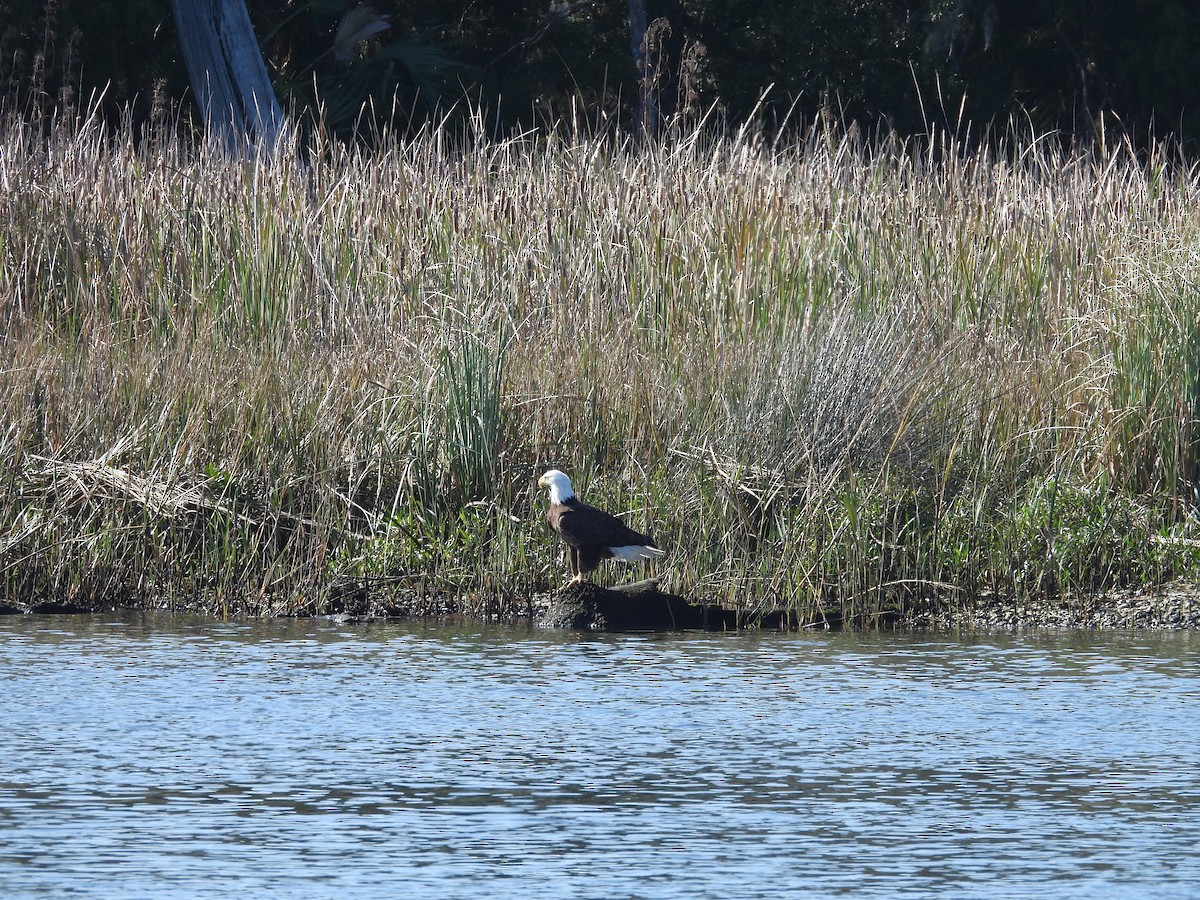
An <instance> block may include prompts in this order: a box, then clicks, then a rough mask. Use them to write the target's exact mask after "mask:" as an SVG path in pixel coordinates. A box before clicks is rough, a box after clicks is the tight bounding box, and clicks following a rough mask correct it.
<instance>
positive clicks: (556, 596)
mask: <svg viewBox="0 0 1200 900" xmlns="http://www.w3.org/2000/svg"><path fill="white" fill-rule="evenodd" d="M162 608H163V607H161V606H158V605H155V604H147V603H137V602H131V603H120V602H117V603H114V602H111V600H110V601H109V602H100V603H96V604H90V603H85V602H35V603H31V604H28V605H23V604H19V603H12V602H11V601H9V602H0V615H22V614H29V613H39V614H68V615H69V614H80V613H95V612H102V611H109V610H117V609H135V610H137V609H140V610H147V609H162ZM170 609H173V610H174V611H177V612H189V613H203V614H214V615H216V614H215V613H214V612H213V610H212V609H211V608H209V607H208V606H207V604H203V603H198V604H195V605H192V604H186V605H178V604H176V605H174V606H172V607H170ZM307 615H310V614H309V613H304V612H301V613H296V612H281V613H279V614H278V616H279V617H282V618H295V617H306V616H307ZM322 616H323V617H326V618H333V619H336V620H338V621H344V622H371V621H386V620H389V619H417V618H419V619H438V618H447V617H454V618H458V619H475V620H479V621H493V622H494V621H506V620H507V621H514V622H522V621H523V622H530V621H532V622H534V623H536V624H538V625H540V626H544V627H552V628H577V629H587V630H611V631H624V630H696V629H702V630H710V631H712V630H716V631H730V630H739V629H743V628H752V629H761V630H772V631H811V630H822V629H850V630H873V629H879V628H883V629H930V630H934V631H948V630H949V631H958V630H987V631H993V630H1005V631H1018V630H1026V629H1043V628H1044V629H1064V628H1079V629H1130V628H1133V629H1158V630H1186V629H1200V583H1198V582H1194V581H1186V582H1173V583H1170V584H1166V585H1159V586H1153V587H1146V588H1137V589H1126V590H1116V591H1107V592H1104V593H1099V594H1093V595H1086V596H1064V597H1058V598H1019V599H1014V598H1010V597H993V596H979V597H976V598H973V599H970V600H965V601H964V600H962V599H958V600H956V601H954V602H949V601H946V600H945V599H943V598H928V599H923V600H916V601H910V602H908V603H907V604H906V606H905V608H904V609H902V610H899V611H896V610H885V611H881V612H880V613H878V614H875V615H871V616H863V617H859V618H856V619H853V620H849V619H844V618H842V617H841V616H840V615H839V614H838V613H837V611H835V610H827V611H826V612H825V614H824V615H823V616H820V617H812V616H810V617H808V618H806V619H805V618H799V617H797V616H796V615H795V614H794V613H792V612H789V611H784V610H776V611H768V612H766V613H760V614H755V615H750V614H747V613H745V612H737V611H734V610H729V609H725V608H723V607H721V606H720V605H718V604H714V603H703V602H701V601H697V600H696V599H695V598H688V597H683V596H679V595H676V594H672V593H669V592H666V591H660V590H659V588H658V585H657V584H656V583H653V582H639V583H636V584H630V585H623V586H618V587H617V588H616V589H614V590H606V589H604V588H598V587H596V586H594V585H590V584H589V585H583V586H582V587H576V588H571V589H565V590H561V591H557V592H555V591H545V592H535V593H532V594H530V595H529V596H528V597H525V598H500V597H481V596H480V595H464V594H459V595H454V594H451V593H448V592H447V593H424V592H422V593H418V592H415V591H400V592H389V593H386V594H376V593H375V592H372V591H368V590H354V591H347V592H346V593H345V594H344V595H342V596H341V597H340V599H339V602H338V603H336V604H335V606H334V608H333V609H332V610H330V611H329V612H326V613H323V614H322ZM218 617H221V618H231V619H239V618H250V619H258V618H264V616H262V615H254V614H251V613H240V612H238V611H237V610H231V611H230V612H229V613H228V614H227V615H218ZM266 617H267V618H271V617H273V616H266Z"/></svg>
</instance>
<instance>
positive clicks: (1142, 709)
mask: <svg viewBox="0 0 1200 900" xmlns="http://www.w3.org/2000/svg"><path fill="white" fill-rule="evenodd" d="M1198 650H1200V637H1198V636H1196V635H1192V634H1186V633H1185V634H1172V635H1156V634H1136V633H1119V634H1098V635H1089V634H1078V633H1055V634H1047V635H1037V636H1025V637H1013V636H1004V635H991V636H983V637H972V638H965V639H964V638H950V637H943V636H932V635H916V636H914V635H901V636H897V635H865V636H864V635H825V634H820V635H774V634H764V635H753V634H743V635H699V634H688V635H670V636H656V635H579V634H565V633H555V632H544V631H539V630H532V631H531V630H506V629H490V628H484V627H478V626H471V627H461V626H460V627H446V626H439V627H423V626H421V625H371V626H345V625H336V624H332V623H329V622H298V623H297V622H283V623H275V622H269V623H252V624H228V623H213V622H201V621H194V620H188V619H180V618H167V617H122V616H116V615H114V616H110V617H88V618H77V617H36V616H33V617H12V616H10V617H5V618H0V896H2V897H6V898H7V897H69V896H85V897H155V898H163V897H188V898H191V897H216V896H231V895H234V894H236V893H241V894H244V895H245V896H246V897H254V896H271V897H305V898H309V897H338V898H357V897H431V898H433V897H462V898H471V900H479V898H485V897H487V898H490V897H508V896H513V897H545V898H550V897H554V898H559V897H572V898H593V897H594V898H616V897H646V898H702V897H711V898H743V897H745V898H748V897H764V898H765V897H829V896H839V895H844V896H854V897H879V898H892V897H954V898H960V897H988V898H1002V897H1014V898H1015V897H1087V898H1101V897H1130V898H1146V897H1155V898H1161V897H1197V896H1200V849H1198V848H1200V774H1198V773H1200V749H1198V748H1200V655H1198Z"/></svg>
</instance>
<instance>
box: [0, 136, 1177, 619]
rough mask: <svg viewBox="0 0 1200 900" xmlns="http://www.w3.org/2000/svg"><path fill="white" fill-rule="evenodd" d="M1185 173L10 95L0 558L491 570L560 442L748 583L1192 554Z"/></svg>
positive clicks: (987, 577)
mask: <svg viewBox="0 0 1200 900" xmlns="http://www.w3.org/2000/svg"><path fill="white" fill-rule="evenodd" d="M1198 195H1200V179H1198V178H1197V175H1196V172H1195V170H1194V169H1191V168H1188V167H1186V166H1185V165H1183V164H1181V163H1180V162H1178V161H1176V160H1172V159H1169V158H1167V157H1166V156H1165V155H1164V156H1151V157H1150V158H1149V159H1140V158H1136V157H1134V156H1133V155H1132V154H1130V153H1128V152H1126V151H1125V150H1123V149H1117V150H1115V151H1113V152H1094V153H1089V154H1083V153H1081V154H1074V155H1071V154H1064V153H1062V152H1061V151H1059V150H1057V149H1054V147H1053V146H1052V145H1051V144H1049V143H1046V142H1038V141H1035V140H1021V139H1018V138H1015V137H1014V138H1013V139H1012V141H1011V143H1010V145H1008V146H1005V147H1002V148H1000V149H998V150H996V151H994V152H990V153H984V152H978V153H974V154H968V153H965V152H963V151H961V149H960V148H958V147H955V146H954V145H953V144H952V143H950V142H947V141H944V140H938V141H931V142H929V143H927V144H920V143H912V142H909V143H905V142H901V141H898V140H894V139H888V140H885V141H882V142H880V143H877V144H872V145H867V144H865V143H863V142H862V141H861V140H859V139H856V138H855V137H853V136H851V135H848V134H839V133H834V132H829V131H826V132H814V133H813V134H812V135H811V136H810V138H809V139H807V140H805V141H801V142H798V143H789V144H787V145H786V146H785V145H782V144H775V145H773V144H771V143H770V142H767V141H764V140H762V139H760V138H759V137H756V136H752V135H748V134H743V135H739V136H735V137H731V138H728V139H712V138H709V137H707V136H705V135H703V134H700V133H697V134H694V135H691V136H688V137H687V138H686V139H682V140H676V141H674V142H672V143H670V144H669V145H661V146H656V147H650V148H642V149H637V150H634V149H633V148H632V147H631V146H629V145H628V144H626V143H622V142H620V141H618V140H614V139H612V138H591V137H586V136H584V137H576V138H564V137H562V136H559V135H546V136H542V135H529V136H524V137H520V138H514V139H511V140H505V141H485V140H482V139H478V138H477V137H476V136H474V135H471V134H464V135H457V136H454V137H453V138H452V137H451V136H449V135H446V134H443V133H430V134H427V135H424V136H422V137H420V138H418V139H416V140H412V141H407V142H401V141H394V142H391V143H387V144H385V145H384V146H382V147H381V148H377V149H376V150H374V151H371V152H366V151H357V150H353V149H347V148H345V147H341V146H335V145H329V146H318V147H315V148H313V147H301V146H297V145H295V144H292V145H290V146H289V145H286V144H285V145H281V147H280V148H279V150H278V152H277V154H276V155H275V156H273V157H266V156H261V157H257V158H252V159H237V160H231V159H227V158H225V157H223V156H220V155H218V154H215V153H212V152H210V151H209V150H208V149H207V148H205V147H202V146H200V147H197V146H192V145H190V144H188V143H186V142H184V141H182V140H179V139H176V138H174V137H171V136H169V135H168V136H161V135H160V136H152V137H150V138H149V139H145V140H142V141H141V142H137V141H135V140H134V139H133V137H132V136H131V135H118V136H116V137H113V136H106V135H104V134H102V133H101V132H100V131H99V130H98V129H96V128H93V127H91V126H89V125H78V124H60V125H56V126H55V127H53V128H51V129H49V130H48V131H45V130H38V129H34V128H30V127H28V126H25V125H23V124H21V123H20V122H9V123H7V124H6V125H5V126H4V128H3V131H2V133H0V248H2V253H0V330H2V331H0V333H2V341H3V357H2V361H0V408H2V409H3V416H4V418H3V429H2V431H0V471H3V472H4V473H5V474H4V476H3V478H2V480H0V515H2V516H3V521H4V522H5V529H4V532H3V534H2V535H0V566H2V578H3V580H2V583H3V585H4V587H3V592H4V596H5V598H6V599H7V602H9V603H11V604H17V605H30V604H33V603H39V602H50V601H59V602H76V603H83V604H97V603H107V602H113V603H118V602H120V603H146V604H153V605H169V606H195V607H199V608H204V609H208V610H212V611H221V612H232V611H237V612H252V613H278V612H319V611H326V610H331V609H337V608H341V607H343V606H345V605H347V604H350V603H358V604H362V603H363V602H364V597H365V598H366V602H367V603H368V604H369V603H375V604H376V605H377V607H379V608H381V607H380V604H382V605H384V606H386V603H385V601H382V600H379V599H378V598H379V597H380V596H382V593H381V592H382V588H383V587H384V586H385V585H386V586H390V587H392V588H399V589H400V590H401V591H405V592H408V594H406V596H408V597H409V598H410V599H411V597H413V596H447V595H452V596H456V597H458V598H459V599H460V601H461V602H463V603H466V604H467V605H468V606H471V607H473V608H478V609H484V608H486V609H496V610H499V611H505V610H508V609H513V608H517V607H519V606H522V605H523V603H524V598H525V597H526V596H527V595H528V594H529V593H530V592H531V591H533V590H537V589H539V588H545V587H546V586H548V585H552V584H555V583H557V581H558V579H559V577H560V576H559V568H560V566H559V559H558V549H557V547H556V546H555V544H554V542H553V541H551V540H550V539H549V537H548V535H547V534H546V531H545V529H544V527H543V526H542V523H541V506H540V501H539V500H537V499H536V498H535V496H534V487H533V486H534V483H535V481H536V476H537V474H538V473H539V472H540V470H542V469H544V468H546V467H549V466H551V465H554V466H557V467H560V468H563V469H565V470H567V471H569V472H570V473H571V474H572V476H574V478H575V479H576V481H577V482H578V483H579V484H580V485H582V486H583V487H584V488H586V496H587V497H589V498H590V499H592V500H594V501H596V502H598V503H600V504H602V505H605V506H609V507H612V508H614V509H619V510H628V511H630V512H629V515H630V521H631V524H633V525H635V526H637V527H645V528H649V529H651V530H653V532H654V533H655V534H656V535H657V536H658V537H659V539H660V540H661V542H662V543H663V544H664V545H665V546H667V547H669V548H670V551H671V555H670V557H669V559H668V561H667V562H666V563H665V564H663V565H662V566H661V567H660V571H661V572H662V573H663V574H665V575H666V577H667V578H668V582H669V584H670V585H671V586H673V587H675V588H676V589H680V590H684V591H689V592H691V593H693V594H695V595H697V596H703V597H705V598H709V599H712V598H719V599H721V600H722V601H724V602H727V603H730V604H732V605H735V606H737V607H738V608H740V609H743V610H745V611H746V614H747V616H748V617H749V618H752V617H753V616H754V614H755V613H756V612H757V611H759V610H762V609H766V608H768V607H771V606H776V605H780V604H782V605H785V606H787V607H789V608H790V609H791V610H792V611H793V612H794V613H795V615H796V617H797V619H798V620H803V621H821V620H828V619H837V620H840V621H851V622H860V623H871V622H874V621H878V620H879V618H880V617H882V616H887V615H891V614H894V613H895V612H896V611H898V610H900V611H902V610H904V609H906V608H911V607H912V605H913V604H924V603H950V604H953V603H957V602H962V601H963V600H964V599H967V598H971V597H974V596H977V595H979V594H980V593H981V592H995V593H1000V594H1010V595H1011V594H1018V595H1020V594H1026V593H1047V594H1058V593H1063V592H1067V593H1070V592H1079V591H1088V590H1093V589H1096V588H1103V587H1107V586H1111V585H1114V584H1120V583H1142V582H1150V581H1156V580H1160V579H1163V578H1168V577H1172V576H1176V575H1180V574H1187V573H1191V572H1193V571H1194V570H1195V567H1196V564H1197V549H1196V548H1197V546H1200V545H1198V544H1197V537H1198V536H1197V534H1196V531H1197V529H1196V526H1195V519H1194V506H1195V503H1196V496H1195V491H1196V479H1197V467H1198V464H1200V446H1198V443H1197V442H1198V440H1200V437H1198V434H1197V415H1198V412H1200V374H1198V372H1200V364H1198V363H1197V360H1198V359H1200V353H1198V351H1200V325H1198V324H1197V323H1198V322H1200V300H1198V298H1200V288H1198V285H1200V212H1198V210H1200V203H1198V201H1200V196H1198ZM348 591H349V593H348ZM348 598H349V599H348Z"/></svg>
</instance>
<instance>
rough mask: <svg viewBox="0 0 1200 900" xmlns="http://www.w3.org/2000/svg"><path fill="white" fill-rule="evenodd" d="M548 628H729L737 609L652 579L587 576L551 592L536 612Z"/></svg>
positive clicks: (735, 621) (735, 622)
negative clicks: (691, 597) (697, 600)
mask: <svg viewBox="0 0 1200 900" xmlns="http://www.w3.org/2000/svg"><path fill="white" fill-rule="evenodd" d="M541 623H542V624H543V625H546V626H548V627H550V628H588V629H594V630H597V631H680V630H683V629H703V630H706V631H732V630H735V629H737V628H739V627H741V623H739V621H738V614H737V613H735V612H733V611H732V610H727V609H722V608H721V607H719V606H698V605H695V604H692V603H689V602H688V601H687V600H686V599H684V598H683V597H680V596H678V595H677V594H668V593H666V592H664V591H662V590H660V589H659V582H658V580H657V579H650V580H648V581H639V582H636V583H634V584H627V585H621V586H620V587H616V588H603V587H599V586H598V585H595V584H591V583H590V582H586V581H585V582H583V583H581V584H571V585H567V586H566V587H564V588H563V589H562V590H560V591H559V592H558V593H557V594H555V595H554V596H553V597H551V598H550V603H549V606H548V608H547V609H546V611H545V612H544V614H543V615H542V616H541Z"/></svg>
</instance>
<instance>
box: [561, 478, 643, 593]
mask: <svg viewBox="0 0 1200 900" xmlns="http://www.w3.org/2000/svg"><path fill="white" fill-rule="evenodd" d="M538 487H544V488H546V489H547V490H549V492H550V511H549V512H548V513H547V515H546V518H547V519H549V521H550V527H551V528H553V529H554V530H555V531H557V532H558V534H559V537H561V538H562V539H563V541H564V542H565V543H566V545H567V555H568V556H569V557H570V562H571V580H570V581H569V582H567V583H568V584H579V583H580V582H581V581H583V576H584V575H586V574H587V573H588V572H590V571H592V570H593V569H594V568H596V566H598V565H600V560H602V559H619V560H622V561H623V562H636V561H637V560H639V559H657V558H658V557H660V556H664V555H665V551H663V550H660V549H658V547H656V546H654V541H652V540H650V538H648V537H646V535H644V534H638V533H637V532H636V531H634V530H633V529H632V528H628V527H626V526H625V524H624V523H622V522H621V521H620V520H619V519H617V518H615V517H613V516H610V515H609V514H608V513H606V512H604V511H603V510H599V509H596V507H594V506H589V505H588V504H586V503H584V502H583V501H582V500H580V499H579V498H578V497H576V496H575V491H573V490H572V489H571V479H569V478H568V477H567V476H566V475H564V474H563V473H562V472H560V471H559V470H558V469H551V470H550V471H549V472H547V473H546V474H545V475H543V476H542V477H541V478H539V479H538Z"/></svg>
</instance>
